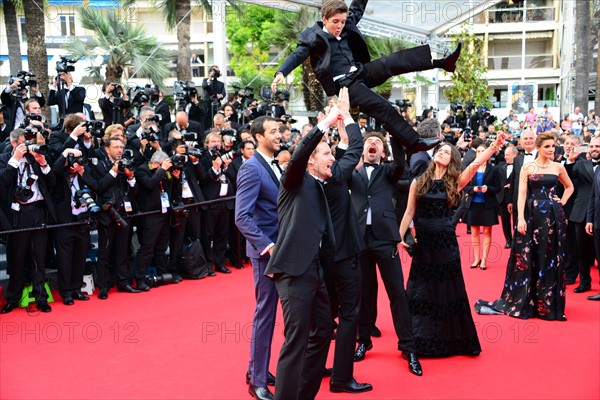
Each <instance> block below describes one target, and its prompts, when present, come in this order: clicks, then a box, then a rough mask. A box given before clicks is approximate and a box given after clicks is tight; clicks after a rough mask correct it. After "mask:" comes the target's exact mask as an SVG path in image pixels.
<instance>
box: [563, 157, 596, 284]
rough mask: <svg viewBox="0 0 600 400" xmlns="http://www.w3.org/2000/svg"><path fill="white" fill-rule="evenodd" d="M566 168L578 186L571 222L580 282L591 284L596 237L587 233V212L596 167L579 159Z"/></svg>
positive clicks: (589, 161) (570, 216)
mask: <svg viewBox="0 0 600 400" xmlns="http://www.w3.org/2000/svg"><path fill="white" fill-rule="evenodd" d="M565 169H566V170H567V173H568V174H569V177H570V178H571V180H572V181H573V186H575V187H577V193H576V194H575V200H573V206H572V208H571V213H570V214H569V222H571V223H573V225H574V227H573V228H574V230H575V242H576V243H577V244H576V246H577V247H576V248H577V249H578V250H577V254H578V257H577V258H578V259H579V282H580V284H581V285H591V283H592V278H591V275H590V269H591V267H592V265H593V264H594V259H595V256H596V254H595V251H594V238H593V236H590V235H588V234H587V233H585V224H586V214H587V211H588V203H589V199H590V194H591V193H592V184H593V182H594V169H593V165H592V160H579V161H576V162H575V163H572V164H566V165H565Z"/></svg>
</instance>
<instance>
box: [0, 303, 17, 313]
mask: <svg viewBox="0 0 600 400" xmlns="http://www.w3.org/2000/svg"><path fill="white" fill-rule="evenodd" d="M17 307H19V305H18V304H16V303H6V305H5V306H4V308H3V309H2V311H0V314H8V313H9V312H11V311H12V310H14V309H15V308H17Z"/></svg>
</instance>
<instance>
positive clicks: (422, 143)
mask: <svg viewBox="0 0 600 400" xmlns="http://www.w3.org/2000/svg"><path fill="white" fill-rule="evenodd" d="M438 144H440V139H439V138H436V137H433V138H421V139H419V140H417V141H416V142H415V143H414V144H412V145H411V146H410V147H409V148H408V149H407V150H408V151H409V152H411V153H416V152H418V151H425V150H430V149H433V148H434V147H435V146H437V145H438Z"/></svg>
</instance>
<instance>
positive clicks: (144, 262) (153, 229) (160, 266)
mask: <svg viewBox="0 0 600 400" xmlns="http://www.w3.org/2000/svg"><path fill="white" fill-rule="evenodd" d="M172 166H173V161H172V160H171V158H169V156H168V155H167V153H165V152H163V151H157V152H155V153H154V154H153V155H152V158H151V159H150V162H149V163H147V164H146V163H144V164H141V165H140V166H139V167H138V168H137V169H136V170H135V178H136V181H137V184H138V192H137V196H136V197H137V202H138V205H139V208H140V212H143V213H144V212H149V211H158V213H154V214H150V215H143V216H140V217H138V219H137V228H138V229H137V233H138V239H139V242H140V248H139V250H138V253H137V261H136V267H135V280H136V285H137V289H138V290H141V291H144V292H146V291H148V290H150V286H148V285H147V284H146V282H145V278H146V274H147V272H148V267H149V266H150V261H151V259H154V264H155V265H156V269H157V272H158V275H159V276H161V275H163V274H165V273H167V265H168V262H167V261H168V260H167V255H166V252H167V248H168V247H169V219H170V214H171V204H172V198H171V192H172V189H173V187H172V186H173V181H175V180H179V177H180V174H181V170H178V169H172V168H171V167H172Z"/></svg>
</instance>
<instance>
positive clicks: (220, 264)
mask: <svg viewBox="0 0 600 400" xmlns="http://www.w3.org/2000/svg"><path fill="white" fill-rule="evenodd" d="M204 145H205V147H206V149H207V150H208V151H206V153H205V156H204V157H203V158H202V159H201V160H200V163H201V164H202V168H203V170H204V179H203V180H202V181H201V188H202V193H204V198H205V199H206V200H215V199H218V198H221V197H229V196H233V195H234V187H233V184H232V183H231V181H230V180H229V178H228V176H227V173H226V171H227V167H228V166H229V164H230V163H231V158H230V157H223V156H222V148H223V141H222V138H221V133H220V130H218V129H213V130H212V131H211V132H210V133H209V134H208V135H207V136H206V139H205V140H204ZM234 206H235V203H234V200H227V201H226V202H223V201H221V202H217V203H212V204H210V205H207V206H204V207H203V208H202V209H203V213H202V219H203V223H202V226H203V227H204V230H203V231H202V233H203V235H204V237H203V241H202V247H203V248H204V251H205V254H206V260H207V261H208V263H209V275H210V276H214V275H215V273H214V272H213V270H212V266H211V265H212V264H213V263H214V266H215V271H217V272H221V273H224V274H229V273H231V270H229V269H228V268H227V267H225V252H226V251H227V234H228V231H229V214H230V212H229V211H230V210H233V209H234Z"/></svg>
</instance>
